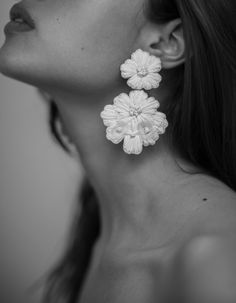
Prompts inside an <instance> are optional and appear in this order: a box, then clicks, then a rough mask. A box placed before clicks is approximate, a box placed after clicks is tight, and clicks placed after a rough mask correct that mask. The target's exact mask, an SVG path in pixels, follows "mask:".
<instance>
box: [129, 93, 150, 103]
mask: <svg viewBox="0 0 236 303" xmlns="http://www.w3.org/2000/svg"><path fill="white" fill-rule="evenodd" d="M129 96H130V99H131V100H132V103H133V104H134V105H136V106H140V107H142V104H144V103H146V102H147V101H146V100H147V99H148V94H147V93H145V92H144V91H143V90H134V91H131V92H130V94H129Z"/></svg>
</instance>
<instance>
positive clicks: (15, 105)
mask: <svg viewBox="0 0 236 303" xmlns="http://www.w3.org/2000/svg"><path fill="white" fill-rule="evenodd" d="M14 3H15V1H12V0H11V1H9V0H1V2H0V45H2V44H3V42H4V33H3V27H4V25H5V24H6V22H7V21H8V14H9V9H10V7H11V6H12V5H13V4H14ZM77 162H78V161H76V160H74V159H72V158H70V157H69V156H67V155H66V154H65V153H64V152H63V151H62V150H60V148H59V147H58V146H56V144H55V143H53V141H52V139H51V137H50V134H49V132H48V126H47V107H46V106H45V104H44V103H43V102H42V101H41V100H40V98H39V96H38V94H37V92H36V90H35V89H34V88H33V87H31V86H27V85H25V84H23V83H20V82H17V81H14V80H12V79H9V78H6V77H4V76H2V75H0V302H1V303H38V302H39V298H40V289H39V290H37V291H35V292H29V291H28V289H29V287H30V286H32V285H33V284H34V283H35V282H36V281H37V280H38V279H39V278H40V277H41V276H42V275H44V273H45V272H46V271H47V270H48V269H49V268H50V267H51V266H52V264H53V263H54V262H55V260H57V258H58V256H59V255H60V253H61V252H62V250H63V246H64V240H65V237H66V234H67V232H68V226H69V222H70V219H71V216H73V209H74V208H73V206H74V204H75V201H76V199H77V192H78V185H79V182H80V180H81V169H80V165H79V164H77Z"/></svg>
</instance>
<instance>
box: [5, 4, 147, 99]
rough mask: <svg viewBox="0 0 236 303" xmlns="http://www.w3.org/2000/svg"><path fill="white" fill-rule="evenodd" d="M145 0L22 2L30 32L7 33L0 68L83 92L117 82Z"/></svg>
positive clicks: (21, 77) (35, 82) (37, 81)
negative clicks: (31, 26)
mask: <svg viewBox="0 0 236 303" xmlns="http://www.w3.org/2000/svg"><path fill="white" fill-rule="evenodd" d="M143 4H144V0H28V1H27V0H25V1H22V5H23V6H24V7H25V8H26V9H27V11H28V12H29V13H30V15H31V17H32V18H33V19H34V21H35V26H36V28H35V29H34V30H32V31H28V32H21V33H11V34H7V35H6V41H5V43H4V45H3V47H2V48H1V50H0V71H2V73H4V74H6V75H8V76H10V77H13V78H16V79H18V80H21V81H24V82H27V83H30V84H32V85H35V86H38V87H42V88H43V87H47V86H48V87H50V86H52V87H53V86H54V87H55V88H56V87H58V88H61V87H62V86H63V88H68V89H70V90H71V89H73V88H75V89H76V90H79V91H80V92H81V93H83V92H84V93H86V92H88V91H89V90H90V91H91V90H99V89H100V90H102V89H105V88H106V87H109V86H110V85H112V84H114V83H116V81H119V80H118V79H119V78H120V71H119V66H120V64H121V63H122V62H123V61H124V60H125V59H126V58H127V57H129V56H130V53H131V52H132V51H134V50H135V48H136V38H137V35H138V33H139V29H140V26H141V25H142V23H143V21H144V16H143V10H142V8H143Z"/></svg>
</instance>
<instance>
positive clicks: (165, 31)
mask: <svg viewBox="0 0 236 303" xmlns="http://www.w3.org/2000/svg"><path fill="white" fill-rule="evenodd" d="M137 42H138V44H139V47H140V48H141V49H143V50H144V51H147V52H149V53H150V54H152V55H154V56H157V57H159V58H160V59H161V61H162V67H163V68H165V69H170V68H174V67H177V66H179V65H180V64H183V63H184V61H185V41H184V36H183V28H182V22H181V20H180V19H175V20H172V21H169V22H167V23H165V24H156V23H151V22H147V23H146V24H145V25H144V26H143V28H142V30H141V31H140V35H139V38H138V41H137Z"/></svg>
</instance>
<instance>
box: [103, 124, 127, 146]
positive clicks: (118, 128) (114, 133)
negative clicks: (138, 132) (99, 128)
mask: <svg viewBox="0 0 236 303" xmlns="http://www.w3.org/2000/svg"><path fill="white" fill-rule="evenodd" d="M126 128H127V126H126V124H125V123H122V122H121V121H119V122H118V123H117V124H116V125H115V126H114V127H108V128H107V130H106V137H107V139H108V140H110V141H111V142H113V143H114V144H118V143H120V142H121V141H122V140H123V139H124V136H125V133H126Z"/></svg>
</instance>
